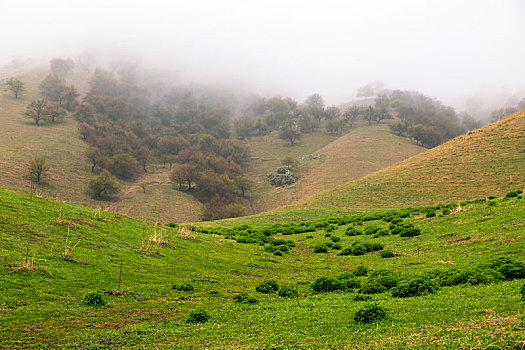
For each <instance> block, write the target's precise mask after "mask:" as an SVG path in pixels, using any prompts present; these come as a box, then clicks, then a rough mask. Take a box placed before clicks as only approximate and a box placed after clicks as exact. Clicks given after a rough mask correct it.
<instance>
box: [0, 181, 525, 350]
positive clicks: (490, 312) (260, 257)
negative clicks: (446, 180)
mask: <svg viewBox="0 0 525 350" xmlns="http://www.w3.org/2000/svg"><path fill="white" fill-rule="evenodd" d="M452 207H453V206H452V205H451V206H448V205H447V206H445V205H443V206H441V207H439V208H435V209H436V210H435V211H434V212H433V213H432V210H431V209H429V208H426V209H425V208H420V210H406V209H405V210H399V211H398V213H405V212H407V211H410V213H409V215H408V216H406V217H402V216H405V214H402V215H392V213H394V211H391V212H390V215H385V213H388V212H383V214H382V215H381V219H378V218H376V219H375V220H364V221H362V220H360V222H361V221H362V224H358V223H357V222H347V223H344V224H343V223H342V222H340V223H338V224H337V225H335V223H332V224H329V225H335V227H332V226H325V227H319V228H317V229H316V230H315V231H311V232H302V233H293V234H289V235H282V233H283V232H275V233H273V234H271V236H270V237H271V238H272V239H275V240H278V239H284V240H286V241H288V240H290V241H292V242H293V245H294V246H293V247H291V248H292V249H290V250H289V251H288V253H285V254H282V255H281V256H279V254H275V252H270V251H267V249H266V247H264V246H262V245H259V244H245V243H237V242H235V240H233V239H229V238H226V236H225V235H216V234H213V235H212V234H208V233H201V232H191V231H188V230H186V229H178V228H177V227H176V225H171V226H174V227H170V226H168V225H161V224H158V225H155V224H154V223H147V222H142V221H138V220H134V219H130V218H127V217H124V216H119V215H115V214H111V213H107V212H103V211H102V212H100V211H96V210H93V209H89V208H83V207H78V206H73V205H69V204H67V203H62V202H57V201H55V200H52V199H48V198H44V197H33V198H31V195H30V194H29V193H25V192H20V191H16V190H10V189H6V188H1V189H0V229H1V233H0V234H1V236H0V239H1V240H0V261H1V262H2V264H1V267H0V283H1V284H0V286H1V288H2V300H1V301H0V303H1V304H0V309H1V311H0V323H1V324H2V329H1V330H0V347H2V348H54V347H59V346H65V347H67V348H82V349H85V348H88V349H95V348H97V349H100V348H142V347H145V348H156V347H158V348H174V349H179V348H180V349H183V348H184V349H187V348H195V349H196V348H247V347H262V348H264V347H265V346H266V347H279V346H282V347H290V346H295V347H296V348H326V347H331V348H344V347H349V348H352V347H358V348H366V347H368V348H464V347H472V346H473V347H476V346H477V347H486V346H488V345H489V344H496V345H498V346H509V347H510V346H518V345H519V344H522V343H519V341H522V340H523V339H522V333H523V327H524V326H525V323H524V322H525V318H524V316H525V315H524V314H523V301H521V300H520V299H521V295H520V288H522V285H523V284H524V280H522V279H519V278H517V277H516V278H506V277H505V278H502V277H501V276H507V275H506V274H507V272H505V271H514V270H515V271H518V272H517V274H515V275H512V274H511V275H508V276H518V277H519V273H521V272H519V271H521V270H522V269H521V267H520V266H522V265H520V263H521V264H522V263H523V262H525V248H524V247H523V244H522V242H523V239H524V238H525V237H524V231H525V222H524V221H523V219H522V218H523V217H525V202H524V199H523V198H522V196H521V195H520V194H518V193H516V195H510V196H508V197H507V198H495V199H490V200H487V199H483V200H479V201H473V202H469V203H462V205H460V207H459V208H458V207H456V208H455V209H454V210H450V209H451V208H452ZM447 210H450V212H448V211H447ZM363 217H364V216H363ZM387 217H389V218H390V219H389V220H390V221H388V219H387ZM369 218H371V217H369ZM398 218H400V219H401V220H402V222H403V223H410V224H412V225H414V227H415V228H417V229H419V230H420V234H419V235H415V236H412V237H401V235H400V234H399V233H397V234H391V233H392V232H389V234H386V235H383V234H384V233H385V232H384V231H383V233H380V232H381V231H380V230H388V231H391V230H392V229H391V228H390V225H391V224H392V223H394V221H395V222H396V223H395V225H394V226H396V225H397V224H400V222H398ZM385 219H386V220H385ZM313 221H314V220H313ZM315 221H316V223H320V222H321V221H322V220H315ZM311 224H312V223H310V225H311ZM354 224H355V225H354ZM319 226H323V225H319ZM373 226H375V228H377V230H376V231H375V233H371V234H368V235H367V234H366V233H365V232H367V233H370V232H371V231H372V229H369V227H373ZM349 227H354V228H356V229H357V230H358V231H361V232H363V234H356V235H353V234H351V233H350V234H347V232H351V231H352V232H353V230H349ZM68 228H69V229H68ZM328 231H329V232H328ZM68 232H69V233H68ZM334 237H338V238H339V239H334ZM231 238H234V237H231ZM336 241H337V242H336ZM329 242H332V243H334V244H335V243H337V244H340V245H341V247H342V249H341V250H338V249H328V251H327V252H325V253H322V252H319V253H314V252H313V248H314V247H315V246H317V245H320V244H326V243H329ZM356 242H371V243H375V244H381V245H382V246H383V250H387V249H388V250H391V251H392V252H393V253H394V256H393V257H381V255H380V251H375V252H374V251H372V252H367V253H365V254H363V255H358V256H354V255H341V254H340V253H341V251H342V250H343V249H345V248H347V247H351V246H355V243H356ZM290 246H291V244H290ZM332 248H333V245H332ZM487 257H490V258H487ZM498 258H500V259H501V258H505V259H511V260H512V261H513V262H514V263H513V264H514V265H512V266H510V267H512V268H513V269H514V270H512V269H510V270H509V269H508V268H507V270H499V269H500V266H499V265H498V266H495V265H494V266H493V267H491V268H492V269H493V270H494V271H495V272H494V273H491V272H490V271H489V272H487V273H486V274H485V272H483V274H482V275H483V276H485V275H486V276H489V277H487V279H485V280H483V281H482V283H471V282H469V281H468V278H470V277H472V276H478V277H479V274H477V272H479V271H481V270H483V271H488V270H486V269H481V270H476V269H477V268H478V267H480V266H481V267H483V266H485V265H486V264H489V263H490V262H491V261H492V260H493V259H498ZM121 259H122V274H121V277H119V275H120V274H119V271H120V264H121ZM503 265H504V264H503ZM360 266H364V267H366V269H367V270H368V273H367V274H366V275H362V270H363V269H362V268H361V267H360ZM474 268H476V269H474ZM385 270H386V271H390V272H384V271H385ZM471 270H472V271H474V270H475V271H474V272H472V273H470V272H469V273H467V277H466V282H465V283H459V282H458V283H448V282H446V283H444V282H439V281H444V280H446V277H447V276H448V277H450V275H447V274H446V273H447V272H448V271H458V276H459V275H460V277H461V278H463V279H465V277H464V276H465V273H464V272H465V271H471ZM356 271H360V272H359V273H356ZM381 271H383V272H381ZM461 273H463V275H461ZM498 273H500V274H501V275H499V274H498ZM391 274H393V276H396V278H398V280H397V281H398V282H397V283H398V287H399V288H398V289H397V290H396V289H391V290H388V291H386V290H385V291H378V292H377V293H367V290H368V291H371V290H372V289H370V288H368V289H366V288H364V286H367V285H368V287H370V286H369V284H370V283H375V282H378V281H377V279H378V278H382V276H387V277H388V276H390V275H391ZM420 276H431V278H432V281H431V282H430V284H429V285H427V284H425V283H420V282H417V280H416V282H412V281H413V280H414V279H415V278H417V277H420ZM432 276H433V277H432ZM490 276H492V277H490ZM460 277H457V278H450V280H454V281H460V282H461V281H462V279H461V278H460ZM320 278H324V279H323V280H321V281H320V282H316V281H318V280H319V279H320ZM371 278H372V280H370V279H371ZM490 278H492V279H490ZM374 279H376V280H374ZM119 280H120V291H119ZM267 280H275V281H276V282H277V284H278V292H272V290H274V288H273V287H271V285H272V283H269V282H268V283H266V285H268V286H270V287H271V288H266V289H265V290H269V293H268V294H265V293H262V292H258V291H256V287H257V286H259V285H261V284H263V282H265V281H267ZM323 281H324V282H323ZM327 281H328V282H327ZM380 281H381V283H384V282H385V281H387V278H382V279H380ZM471 281H473V280H471ZM369 282H370V283H369ZM378 283H379V282H378ZM358 284H359V285H358ZM326 285H328V286H332V287H329V288H331V289H332V290H333V291H331V292H328V293H325V292H323V291H322V288H323V287H322V286H326ZM414 285H415V286H416V287H417V286H420V287H419V290H422V291H424V292H423V293H421V294H422V295H420V296H410V295H407V294H410V293H412V290H413V289H414V288H412V287H413V286H414ZM314 286H315V287H314ZM261 288H262V287H261ZM261 288H259V289H260V290H262V289H261ZM363 288H364V289H363ZM385 288H386V287H385ZM411 288H412V289H411ZM270 289H271V290H270ZM416 289H417V288H416ZM281 290H282V292H281ZM294 290H295V291H298V292H299V293H298V295H299V297H298V298H297V297H296V296H295V295H294ZM316 290H317V292H316ZM359 291H360V293H358V292H359ZM376 291H377V290H376ZM97 293H98V294H97ZM280 294H281V295H280ZM99 295H101V296H102V299H103V300H104V301H105V305H102V304H99V306H96V304H97V303H98V300H99ZM399 296H406V297H399ZM254 299H255V301H254ZM90 303H92V304H91V305H90ZM375 303H377V305H379V307H380V308H375V307H374V306H373V305H375ZM383 309H384V310H386V317H387V318H386V320H377V321H373V320H372V323H371V324H368V323H366V322H367V320H370V319H373V318H374V317H376V316H377V315H379V316H381V315H383V314H382V310H383ZM358 310H362V311H360V312H358ZM356 315H359V316H356ZM208 317H209V319H207V318H208ZM206 319H207V322H204V321H205V320H206ZM365 321H366V322H365ZM203 322H204V323H203Z"/></svg>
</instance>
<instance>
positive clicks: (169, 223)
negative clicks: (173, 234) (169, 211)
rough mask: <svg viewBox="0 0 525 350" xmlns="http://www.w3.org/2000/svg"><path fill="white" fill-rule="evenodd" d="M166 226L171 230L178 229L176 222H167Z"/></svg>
mask: <svg viewBox="0 0 525 350" xmlns="http://www.w3.org/2000/svg"><path fill="white" fill-rule="evenodd" d="M166 225H167V226H168V227H171V228H179V224H177V223H176V222H168V223H167V224H166Z"/></svg>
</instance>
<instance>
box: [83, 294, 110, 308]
mask: <svg viewBox="0 0 525 350" xmlns="http://www.w3.org/2000/svg"><path fill="white" fill-rule="evenodd" d="M84 304H86V305H90V306H104V305H106V301H105V300H104V297H103V296H102V294H100V293H98V292H89V293H87V294H86V295H85V296H84Z"/></svg>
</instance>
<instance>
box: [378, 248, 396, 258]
mask: <svg viewBox="0 0 525 350" xmlns="http://www.w3.org/2000/svg"><path fill="white" fill-rule="evenodd" d="M379 256H380V257H382V258H393V257H394V256H395V255H394V252H393V251H392V249H385V250H383V251H381V253H379Z"/></svg>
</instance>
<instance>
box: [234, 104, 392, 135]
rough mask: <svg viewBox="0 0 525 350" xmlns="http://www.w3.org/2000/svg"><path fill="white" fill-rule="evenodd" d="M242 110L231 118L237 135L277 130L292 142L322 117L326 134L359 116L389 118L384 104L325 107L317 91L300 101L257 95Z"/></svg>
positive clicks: (338, 131)
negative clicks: (344, 108)
mask: <svg viewBox="0 0 525 350" xmlns="http://www.w3.org/2000/svg"><path fill="white" fill-rule="evenodd" d="M242 113H243V115H242V116H241V117H239V118H237V119H236V120H235V122H234V129H235V133H236V136H237V137H238V138H239V139H245V138H249V137H253V136H264V135H268V134H270V133H271V132H272V131H275V130H278V131H279V137H280V138H282V139H284V140H287V141H289V142H290V144H292V145H293V144H294V143H295V142H296V141H297V140H299V139H300V138H301V137H302V135H303V134H308V133H312V132H314V131H316V130H317V129H319V127H320V126H321V121H322V120H325V121H326V122H325V123H324V127H325V129H326V131H327V132H328V133H329V134H332V135H340V134H341V133H342V132H343V131H344V130H345V128H348V127H349V128H351V127H353V126H354V124H355V123H356V122H357V121H359V120H366V121H368V123H369V124H371V123H372V121H375V122H377V123H379V122H381V121H382V120H386V119H392V116H391V114H390V113H389V111H387V110H386V109H384V108H376V107H373V106H369V107H350V108H348V109H347V110H346V111H344V112H343V111H341V110H340V109H339V108H337V107H336V106H328V107H327V106H325V102H324V99H323V97H322V96H321V95H319V94H313V95H311V96H309V97H308V98H307V99H306V100H305V101H304V103H302V104H299V103H298V102H297V101H295V100H293V99H291V98H289V97H280V96H275V97H272V98H268V99H266V98H261V99H258V100H256V101H254V102H252V103H250V104H248V105H247V107H245V108H244V110H243V111H242Z"/></svg>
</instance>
